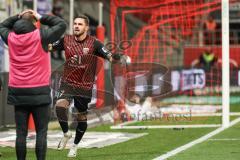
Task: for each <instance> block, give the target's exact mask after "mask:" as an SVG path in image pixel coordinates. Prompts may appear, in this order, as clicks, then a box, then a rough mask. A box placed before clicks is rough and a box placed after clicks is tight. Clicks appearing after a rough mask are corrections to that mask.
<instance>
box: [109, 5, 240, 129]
mask: <svg viewBox="0 0 240 160" xmlns="http://www.w3.org/2000/svg"><path fill="white" fill-rule="evenodd" d="M237 5H238V2H237V0H230V8H232V10H233V11H234V7H236V6H237ZM110 8H111V11H110V20H111V21H110V22H111V40H112V41H113V42H115V43H117V44H122V45H123V46H124V45H126V44H128V43H129V42H130V43H131V47H128V48H127V49H125V50H122V49H121V46H118V47H117V48H114V49H115V52H122V53H123V54H126V55H128V56H129V57H131V62H132V64H131V65H129V66H127V69H126V71H125V72H121V74H119V72H118V71H117V70H116V71H115V75H116V76H115V86H116V87H115V88H118V89H116V92H118V93H117V94H122V95H123V96H121V98H118V103H116V105H117V107H118V109H116V112H115V114H118V116H116V117H117V118H116V121H120V122H123V121H144V120H146V121H147V122H146V121H145V122H142V123H140V124H141V125H142V124H145V123H149V122H148V121H149V120H152V119H154V120H155V121H153V122H152V123H150V124H155V123H156V124H207V125H209V126H211V125H212V126H214V125H215V126H217V125H220V124H221V115H222V114H221V113H222V91H223V89H222V62H223V61H224V60H222V43H223V42H222V38H221V37H222V30H221V1H220V0H141V1H132V0H111V6H110ZM230 20H231V17H230ZM232 20H233V21H234V19H232ZM125 42H126V43H125ZM225 43H226V42H225ZM229 43H230V92H231V97H230V104H231V111H236V112H237V111H238V110H239V109H238V108H237V104H239V100H238V99H239V98H238V96H239V93H240V90H239V85H240V84H239V83H240V82H239V81H240V80H239V77H240V76H239V64H240V56H239V51H240V48H239V47H238V46H237V45H239V43H240V39H239V33H238V32H237V31H235V30H234V29H231V28H230V42H229ZM150 63H151V64H154V65H157V66H159V68H164V67H165V68H166V69H157V68H158V67H156V68H155V69H154V67H152V66H151V67H149V64H150ZM132 66H135V67H132ZM136 66H141V67H136ZM160 66H161V67H160ZM147 71H148V72H150V74H143V73H145V72H147ZM129 77H130V78H129ZM122 79H124V80H125V82H124V83H125V84H127V87H119V86H122V85H120V83H123V82H122ZM169 84H170V85H171V87H169ZM166 85H167V87H166ZM233 117H234V116H233ZM159 118H160V121H158V122H156V119H158V120H159ZM170 121H171V122H170Z"/></svg>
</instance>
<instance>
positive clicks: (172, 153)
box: [153, 118, 240, 160]
mask: <svg viewBox="0 0 240 160" xmlns="http://www.w3.org/2000/svg"><path fill="white" fill-rule="evenodd" d="M239 122H240V118H237V119H235V120H234V121H232V122H231V123H230V125H229V126H228V127H221V128H218V129H216V130H214V131H212V132H210V133H208V134H207V135H204V136H202V137H200V138H199V139H196V140H194V141H192V142H190V143H188V144H185V145H183V146H181V147H178V148H176V149H174V150H172V151H170V152H167V153H166V154H163V155H161V156H159V157H157V158H154V159H153V160H166V159H167V158H169V157H172V156H174V155H176V154H178V153H180V152H182V151H185V150H187V149H189V148H191V147H193V146H194V145H196V144H199V143H202V142H204V141H206V140H207V139H209V138H211V137H213V136H215V135H216V134H218V133H220V132H222V131H224V130H225V129H227V128H229V127H231V126H233V125H235V124H237V123H239Z"/></svg>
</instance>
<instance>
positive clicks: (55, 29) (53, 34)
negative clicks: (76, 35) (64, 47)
mask: <svg viewBox="0 0 240 160" xmlns="http://www.w3.org/2000/svg"><path fill="white" fill-rule="evenodd" d="M40 22H41V24H44V25H47V26H49V28H47V29H44V28H41V38H42V44H43V48H44V49H45V50H48V44H52V43H54V42H56V41H58V40H59V39H60V38H61V36H62V35H63V34H64V32H65V30H66V28H67V25H66V23H65V22H64V20H63V19H61V18H59V17H56V16H49V15H44V16H42V17H41V18H40Z"/></svg>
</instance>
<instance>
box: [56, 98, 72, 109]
mask: <svg viewBox="0 0 240 160" xmlns="http://www.w3.org/2000/svg"><path fill="white" fill-rule="evenodd" d="M69 105H70V103H69V102H68V100H66V99H59V100H57V102H56V108H58V107H64V108H67V107H68V106H69Z"/></svg>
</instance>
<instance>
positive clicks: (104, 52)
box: [94, 40, 112, 62]
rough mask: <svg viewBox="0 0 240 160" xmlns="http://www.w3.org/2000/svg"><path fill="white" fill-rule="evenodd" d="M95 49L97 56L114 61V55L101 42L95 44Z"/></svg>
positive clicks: (97, 41)
mask: <svg viewBox="0 0 240 160" xmlns="http://www.w3.org/2000/svg"><path fill="white" fill-rule="evenodd" d="M94 48H95V53H96V55H97V56H100V57H103V58H104V59H107V60H109V61H110V62H111V61H112V53H111V52H110V51H109V50H108V49H107V48H106V47H105V46H104V45H103V44H102V43H101V42H100V41H99V40H96V41H95V42H94Z"/></svg>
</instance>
